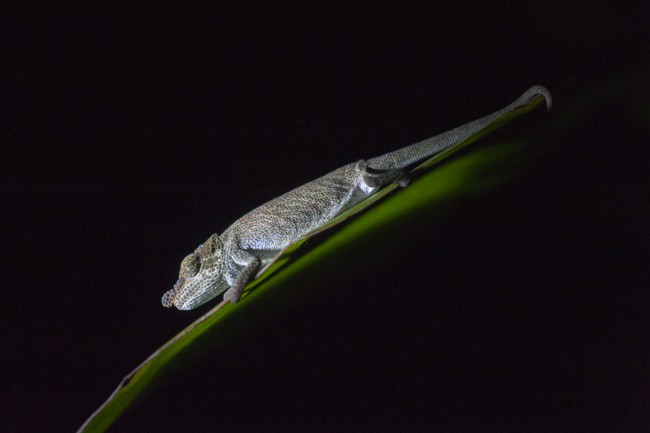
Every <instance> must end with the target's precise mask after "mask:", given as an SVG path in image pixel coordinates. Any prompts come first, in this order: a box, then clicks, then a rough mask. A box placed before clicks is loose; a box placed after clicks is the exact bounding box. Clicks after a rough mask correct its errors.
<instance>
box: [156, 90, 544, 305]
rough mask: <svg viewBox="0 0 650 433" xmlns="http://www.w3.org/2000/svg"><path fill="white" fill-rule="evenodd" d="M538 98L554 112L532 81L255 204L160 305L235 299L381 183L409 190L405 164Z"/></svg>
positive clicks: (193, 261)
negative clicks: (510, 98)
mask: <svg viewBox="0 0 650 433" xmlns="http://www.w3.org/2000/svg"><path fill="white" fill-rule="evenodd" d="M540 96H541V97H543V98H544V99H545V101H546V109H547V110H550V109H551V105H552V99H551V95H550V93H549V91H548V90H547V89H546V88H545V87H543V86H533V87H531V88H530V89H528V90H527V91H526V92H525V93H524V94H523V95H521V96H520V97H519V98H517V99H516V100H515V101H514V102H512V103H511V104H509V105H508V106H506V107H504V108H502V109H500V110H498V111H495V112H494V113H492V114H489V115H487V116H485V117H482V118H480V119H477V120H474V121H472V122H469V123H466V124H464V125H462V126H459V127H457V128H455V129H452V130H450V131H447V132H444V133H442V134H439V135H436V136H434V137H431V138H427V139H425V140H422V141H419V142H417V143H415V144H411V145H410V146H406V147H404V148H402V149H399V150H396V151H393V152H389V153H386V154H384V155H381V156H378V157H375V158H370V159H368V160H360V161H358V162H353V163H350V164H347V165H344V166H343V167H341V168H339V169H337V170H335V171H333V172H331V173H329V174H326V175H324V176H322V177H320V178H318V179H316V180H313V181H311V182H308V183H306V184H304V185H302V186H300V187H298V188H295V189H293V190H291V191H289V192H287V193H285V194H283V195H281V196H279V197H276V198H274V199H273V200H271V201H269V202H267V203H265V204H263V205H261V206H259V207H257V208H256V209H254V210H252V211H251V212H249V213H247V214H246V215H244V216H243V217H241V218H240V219H238V220H237V221H235V222H234V223H233V224H232V225H231V226H230V227H228V228H227V229H226V230H225V231H224V232H223V233H222V234H218V233H215V234H213V235H211V236H210V237H209V238H208V239H207V240H206V241H205V242H204V243H202V244H201V245H200V246H199V247H198V248H197V249H196V250H195V251H194V252H193V253H192V254H189V255H188V256H186V257H185V258H184V259H183V261H182V262H181V266H180V271H179V276H178V280H177V281H176V284H175V285H174V287H173V288H172V289H171V290H169V291H167V292H166V293H165V294H164V295H163V297H162V304H163V306H165V307H172V306H176V308H178V309H179V310H191V309H193V308H196V307H198V306H200V305H202V304H204V303H206V302H208V301H209V300H211V299H213V298H214V297H216V296H217V295H219V294H221V293H223V292H224V291H225V293H224V296H223V299H224V300H226V301H230V302H231V303H236V302H237V301H239V299H240V298H241V296H242V292H243V290H244V287H245V286H246V285H247V284H248V283H249V282H250V281H251V280H253V279H254V277H255V274H256V272H257V271H258V270H259V269H260V268H261V267H262V266H263V265H265V264H266V263H268V262H269V261H271V259H272V258H273V257H274V256H275V255H276V254H278V253H279V252H280V251H281V250H282V249H283V248H285V247H287V246H289V245H290V244H292V243H293V242H295V241H296V240H298V239H300V238H301V237H302V236H304V235H305V234H307V233H309V232H310V231H312V230H314V229H316V228H318V227H320V226H322V225H323V224H325V223H327V222H328V221H330V220H331V219H333V218H334V217H336V216H337V215H339V214H340V213H342V212H343V211H345V210H347V209H349V208H350V207H352V206H354V205H355V204H357V203H359V202H361V201H362V200H364V199H365V198H367V197H369V196H370V195H372V194H374V193H375V192H377V191H378V190H379V189H380V188H381V187H383V186H386V185H389V184H391V183H397V184H399V185H400V186H401V187H406V186H407V185H408V184H409V181H410V179H409V175H408V174H407V172H406V171H405V169H407V168H408V167H410V166H412V165H414V164H416V163H418V162H420V161H422V160H424V159H426V158H429V157H431V156H433V155H435V154H437V153H439V152H442V151H443V150H445V149H448V148H450V147H452V146H454V145H456V144H460V143H462V142H463V141H464V140H466V139H467V138H469V137H470V136H471V135H473V134H475V133H477V132H479V131H481V130H482V129H484V128H486V127H487V126H488V125H489V124H491V123H492V122H493V121H495V120H496V119H498V118H499V117H501V116H503V115H505V114H506V113H508V112H510V111H512V110H514V109H516V108H518V107H522V106H525V105H527V104H529V103H530V102H531V101H533V100H534V99H535V98H537V97H540Z"/></svg>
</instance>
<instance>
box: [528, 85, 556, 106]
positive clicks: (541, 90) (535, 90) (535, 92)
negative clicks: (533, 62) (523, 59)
mask: <svg viewBox="0 0 650 433" xmlns="http://www.w3.org/2000/svg"><path fill="white" fill-rule="evenodd" d="M538 96H543V97H544V100H545V101H546V111H551V107H553V98H552V97H551V92H549V91H548V89H547V88H546V87H544V86H540V85H537V86H533V87H531V88H530V89H528V90H526V92H525V93H524V99H526V100H527V101H532V100H533V99H535V98H537V97H538Z"/></svg>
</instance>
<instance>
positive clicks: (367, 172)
mask: <svg viewBox="0 0 650 433" xmlns="http://www.w3.org/2000/svg"><path fill="white" fill-rule="evenodd" d="M356 169H357V171H358V172H359V173H360V175H361V178H362V179H363V182H364V183H365V184H366V185H368V186H369V187H370V188H376V187H380V186H384V185H388V184H391V183H393V182H395V183H397V184H399V186H401V187H402V188H404V187H406V186H407V185H408V184H409V183H410V182H411V178H410V177H409V175H408V173H407V172H406V171H404V170H401V169H392V170H390V169H389V170H380V169H376V168H372V167H370V166H369V165H368V163H367V162H366V161H364V160H363V159H362V160H361V161H359V162H357V167H356Z"/></svg>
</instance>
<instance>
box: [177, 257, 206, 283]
mask: <svg viewBox="0 0 650 433" xmlns="http://www.w3.org/2000/svg"><path fill="white" fill-rule="evenodd" d="M200 268H201V260H199V258H198V257H197V256H196V254H190V255H189V256H187V257H185V258H184V259H183V261H182V262H181V271H180V276H181V277H183V278H190V277H193V276H195V275H196V274H198V273H199V269H200Z"/></svg>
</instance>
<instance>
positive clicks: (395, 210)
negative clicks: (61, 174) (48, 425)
mask: <svg viewBox="0 0 650 433" xmlns="http://www.w3.org/2000/svg"><path fill="white" fill-rule="evenodd" d="M542 106H543V99H542V98H537V99H536V100H535V101H534V102H532V103H531V104H529V105H528V106H526V107H522V108H519V109H517V110H515V111H513V112H511V113H509V114H507V115H505V116H503V117H501V118H500V119H498V120H497V121H495V122H494V123H493V124H492V125H490V127H488V128H487V129H486V130H484V131H482V132H480V133H478V134H476V135H474V136H472V137H471V138H470V139H468V140H467V141H466V142H464V143H461V144H460V145H458V146H455V147H454V148H452V149H448V150H447V151H445V152H442V153H441V154H438V155H436V156H434V157H432V158H430V159H429V160H427V161H426V162H424V163H423V164H422V165H420V166H419V167H417V168H415V169H414V170H413V171H412V174H413V177H414V181H413V182H412V184H411V185H409V187H408V188H404V189H400V188H399V187H397V186H396V185H391V186H388V187H386V188H384V189H383V190H381V191H380V192H379V193H377V194H375V195H374V196H372V197H371V198H370V199H368V200H366V201H364V202H363V203H360V204H359V205H357V206H355V207H354V208H352V209H350V210H348V211H347V212H345V213H344V214H342V215H340V216H339V217H337V218H336V219H334V220H333V221H331V222H330V223H328V224H327V225H325V226H324V227H322V228H320V229H318V230H316V231H315V232H313V233H310V234H309V235H307V236H305V237H304V238H302V239H300V240H299V241H297V242H296V243H295V244H293V245H291V246H290V247H288V248H287V249H285V251H283V252H282V253H281V254H280V255H279V256H278V257H277V258H276V259H275V260H274V261H273V262H272V263H271V264H269V265H268V266H266V267H265V269H263V270H262V271H261V272H260V274H259V275H258V278H257V279H256V280H255V281H253V282H252V283H251V284H250V285H249V286H248V287H247V289H246V290H245V292H244V296H243V297H242V299H241V301H240V302H239V303H238V304H237V305H232V304H229V303H227V302H223V301H222V302H221V303H219V304H218V305H216V306H215V307H214V308H212V309H211V310H210V311H208V312H207V313H206V314H204V315H203V316H201V317H200V318H199V319H198V320H196V321H195V322H194V323H192V324H191V325H189V326H188V327H187V328H185V329H184V330H182V331H181V332H180V333H179V334H177V335H176V336H174V337H173V338H172V339H171V340H169V341H168V342H167V343H165V344H164V345H163V346H161V347H160V348H159V349H158V350H156V351H155V352H154V353H152V354H151V355H150V356H149V357H148V358H147V359H146V360H145V361H144V362H142V363H141V364H140V365H139V366H137V367H136V368H135V369H134V370H133V371H132V372H131V373H129V374H128V375H127V376H126V377H125V378H124V379H123V380H122V381H121V383H120V384H119V385H118V387H117V389H115V391H114V392H113V393H112V394H111V395H110V397H109V398H108V399H107V400H106V401H105V402H104V403H103V404H102V405H101V406H100V407H99V408H98V409H97V410H96V411H95V412H94V413H93V414H92V415H91V416H90V417H89V418H88V420H87V421H86V422H85V423H84V424H83V425H82V426H81V428H80V429H79V432H103V431H105V430H106V429H108V428H109V427H110V425H111V424H112V423H113V422H114V421H115V420H116V419H117V418H118V417H119V416H120V415H121V414H122V413H123V412H124V411H125V410H126V409H127V408H129V407H130V406H132V404H133V403H134V402H135V401H137V400H138V399H139V398H140V397H142V395H143V394H144V392H145V391H147V390H149V389H151V388H152V387H153V386H154V385H155V384H157V383H160V382H161V381H162V380H163V379H164V378H165V377H166V375H167V374H168V373H169V372H171V371H172V370H173V369H182V368H186V366H185V365H180V363H179V362H178V361H179V359H180V355H181V354H187V353H189V352H192V351H198V350H206V349H205V348H201V347H200V346H201V345H200V344H194V345H193V344H192V343H194V342H196V341H197V339H199V338H200V337H202V336H204V335H205V334H206V333H208V332H210V333H211V335H213V334H217V335H218V333H217V332H215V331H218V329H219V328H220V327H223V326H225V324H226V323H227V322H231V323H230V326H234V327H240V328H247V327H251V326H256V325H255V321H254V320H253V321H251V317H255V316H256V315H257V314H259V313H260V308H261V307H260V306H261V305H263V306H264V309H265V314H267V315H268V314H273V311H274V309H276V310H277V309H280V308H286V307H282V305H281V304H282V303H281V302H275V303H274V302H270V300H271V299H273V297H274V296H277V294H278V293H281V291H282V290H288V289H289V288H290V285H291V279H292V278H293V277H295V276H297V275H305V274H306V273H308V272H309V271H310V268H311V267H313V266H314V264H315V263H317V262H320V261H323V260H327V257H328V256H329V255H332V254H335V253H336V252H337V250H339V249H340V248H341V247H342V246H344V245H347V244H351V243H353V242H355V241H358V240H359V239H360V238H362V237H363V236H364V234H367V233H369V232H371V231H373V230H375V229H377V228H378V227H380V226H384V225H387V224H389V223H395V222H396V221H398V220H399V219H400V218H403V217H404V215H407V214H409V213H412V212H415V211H417V210H419V209H422V208H425V207H431V206H436V204H439V203H440V202H441V201H442V200H444V199H448V198H450V197H458V196H462V195H463V194H467V193H475V192H477V191H480V190H483V189H485V188H491V187H493V186H495V185H497V184H499V183H501V182H503V181H504V180H506V179H507V178H509V177H512V176H513V175H514V174H516V173H517V171H518V170H521V168H522V164H521V158H522V155H527V154H530V151H531V146H530V145H529V143H528V142H526V141H524V140H513V139H510V140H505V139H500V140H499V141H495V142H491V143H490V142H489V140H482V141H481V143H480V144H481V145H480V146H469V145H470V144H472V143H475V142H477V141H478V140H481V139H482V138H484V137H486V136H487V135H489V134H490V133H491V132H492V131H494V130H496V129H498V128H500V127H502V126H503V125H505V124H508V123H510V122H512V121H513V120H515V119H517V118H519V117H520V116H522V115H523V114H525V113H527V112H530V111H532V110H538V111H541V109H540V108H541V107H542ZM452 155H454V157H453V158H451V156H452ZM303 290H304V288H303ZM285 299H286V298H285ZM229 341H230V340H229V339H228V337H226V336H222V337H221V338H220V339H218V341H216V342H215V341H213V340H211V342H210V348H209V350H211V351H212V350H219V348H220V347H223V345H227V344H228V342H229Z"/></svg>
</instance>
